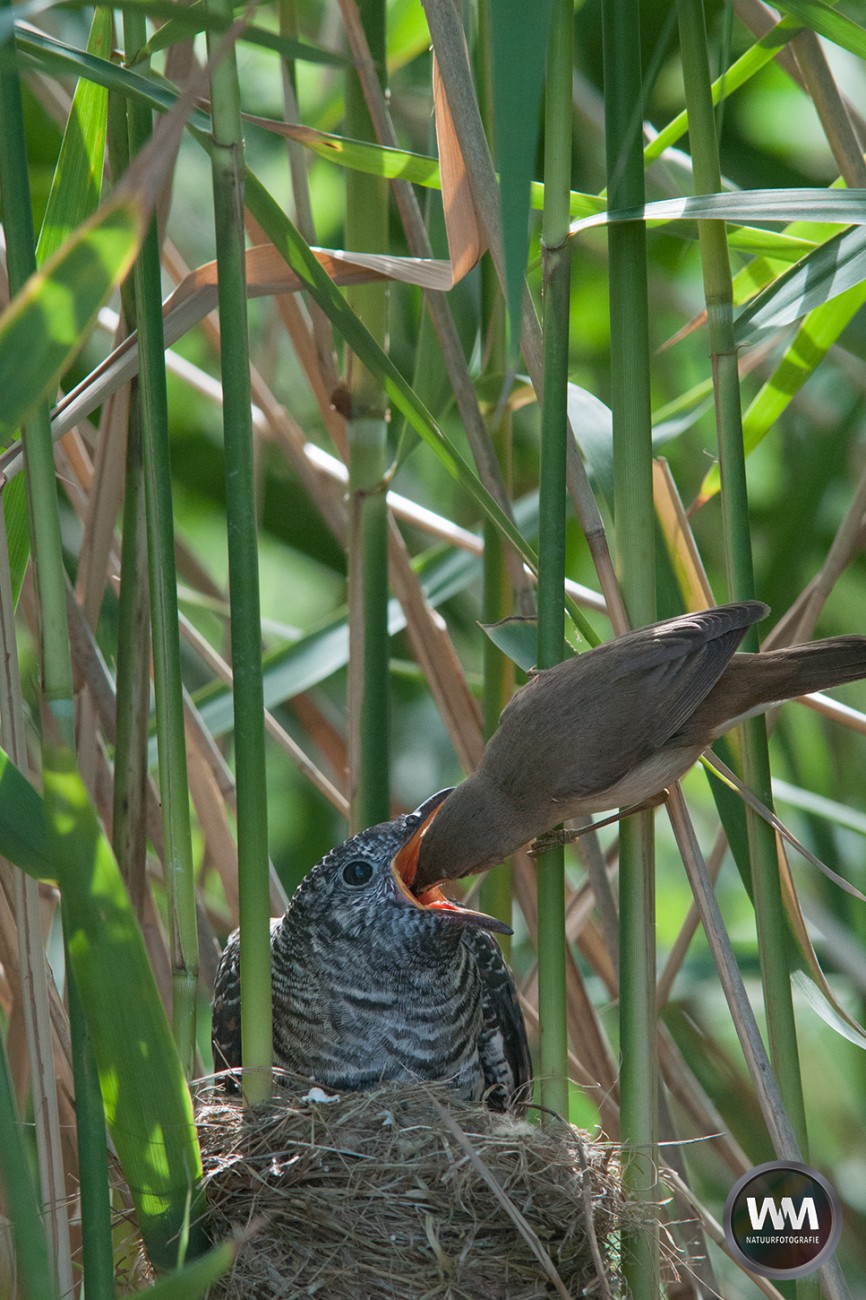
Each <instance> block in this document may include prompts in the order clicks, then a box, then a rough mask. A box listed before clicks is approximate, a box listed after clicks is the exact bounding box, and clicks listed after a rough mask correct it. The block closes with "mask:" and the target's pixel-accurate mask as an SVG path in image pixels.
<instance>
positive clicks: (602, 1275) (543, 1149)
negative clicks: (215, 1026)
mask: <svg viewBox="0 0 866 1300" xmlns="http://www.w3.org/2000/svg"><path fill="white" fill-rule="evenodd" d="M312 1095H313V1096H319V1097H321V1096H324V1095H325V1094H322V1093H321V1092H319V1091H318V1090H316V1091H315V1092H314V1093H313V1094H312ZM198 1126H199V1135H200V1140H201V1144H202V1155H203V1159H204V1168H205V1185H206V1190H207V1202H208V1212H209V1216H210V1223H209V1227H210V1232H211V1234H212V1236H213V1237H214V1239H216V1240H219V1239H221V1238H223V1237H224V1236H226V1235H228V1234H229V1233H231V1232H232V1231H233V1230H236V1229H238V1228H241V1229H243V1228H246V1227H247V1226H248V1225H250V1224H252V1223H258V1224H259V1225H260V1229H259V1231H258V1232H257V1233H256V1234H255V1235H254V1237H253V1240H252V1241H251V1242H250V1243H249V1244H248V1245H247V1246H246V1247H245V1248H244V1249H243V1250H242V1251H241V1254H240V1257H239V1259H238V1262H237V1264H236V1265H235V1268H234V1271H233V1272H232V1274H231V1275H230V1277H228V1278H227V1279H225V1280H224V1281H223V1283H222V1284H221V1286H220V1287H219V1288H218V1289H216V1288H215V1289H214V1290H213V1291H212V1293H211V1295H212V1300H278V1298H279V1300H289V1297H292V1298H295V1297H301V1296H316V1297H319V1300H343V1298H344V1297H345V1300H464V1297H465V1300H531V1298H534V1297H548V1296H556V1295H559V1296H565V1297H568V1296H574V1297H576V1296H597V1297H610V1296H613V1295H615V1294H617V1292H618V1289H619V1288H618V1269H617V1259H618V1255H617V1251H618V1235H619V1231H620V1229H621V1228H622V1227H624V1226H626V1227H630V1228H632V1229H634V1227H635V1224H636V1222H637V1215H638V1213H640V1212H639V1211H637V1210H636V1209H635V1208H634V1207H631V1206H629V1205H627V1204H626V1202H625V1199H624V1196H623V1191H622V1187H621V1183H620V1178H619V1170H618V1167H617V1164H616V1160H615V1153H614V1152H613V1151H612V1149H611V1148H610V1147H609V1146H607V1145H602V1144H600V1143H595V1142H592V1141H591V1140H589V1139H588V1138H587V1137H585V1136H583V1135H581V1134H580V1133H578V1131H577V1130H576V1129H572V1128H570V1127H567V1126H565V1125H561V1126H555V1127H553V1126H551V1127H547V1128H544V1129H542V1128H540V1127H537V1126H536V1125H532V1124H528V1123H526V1122H525V1121H524V1120H519V1119H515V1118H514V1117H512V1116H509V1115H498V1114H495V1113H493V1112H491V1111H489V1110H488V1109H487V1108H486V1107H484V1106H480V1105H470V1104H467V1103H464V1102H457V1101H455V1100H454V1098H453V1096H452V1095H451V1093H450V1091H449V1089H448V1088H447V1087H446V1086H444V1085H437V1086H432V1087H431V1086H429V1085H420V1084H418V1085H416V1084H409V1085H406V1084H399V1085H398V1084H388V1085H385V1086H383V1087H381V1088H377V1089H375V1090H373V1091H371V1092H366V1093H347V1094H344V1095H342V1096H340V1097H338V1098H335V1099H332V1100H312V1099H311V1096H310V1088H309V1084H308V1083H306V1082H304V1081H293V1082H292V1083H291V1084H290V1086H289V1088H287V1089H286V1090H285V1092H284V1094H283V1095H281V1096H280V1097H279V1100H278V1101H276V1102H274V1103H272V1104H270V1105H267V1106H258V1107H255V1108H254V1109H252V1110H244V1109H243V1108H242V1106H241V1104H240V1102H239V1101H238V1100H236V1099H234V1098H231V1097H227V1096H226V1094H225V1093H224V1092H222V1091H221V1090H220V1089H209V1090H208V1091H207V1092H205V1093H202V1094H200V1096H199V1104H198ZM643 1213H645V1211H644V1212H643ZM624 1221H625V1222H624Z"/></svg>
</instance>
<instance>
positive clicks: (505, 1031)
mask: <svg viewBox="0 0 866 1300" xmlns="http://www.w3.org/2000/svg"><path fill="white" fill-rule="evenodd" d="M463 943H464V944H465V945H466V947H467V948H469V950H470V952H471V953H472V955H473V957H474V958H475V963H476V965H477V966H478V972H479V974H480V976H481V985H482V993H481V1006H482V1012H483V1017H484V1022H483V1026H482V1029H481V1037H480V1040H479V1043H478V1054H479V1056H480V1058H481V1068H482V1070H483V1071H484V1086H485V1089H490V1090H491V1091H490V1092H488V1093H487V1102H488V1105H490V1106H492V1107H493V1108H494V1109H495V1110H504V1109H506V1108H509V1109H510V1108H511V1106H512V1105H515V1104H516V1105H517V1107H518V1109H519V1108H520V1107H521V1105H522V1104H523V1103H525V1102H526V1101H527V1100H528V1099H529V1084H530V1082H531V1080H532V1058H531V1057H530V1055H529V1043H528V1042H527V1040H526V1024H525V1022H524V1019H523V1012H522V1011H521V1010H520V1004H519V1002H518V1000H517V989H516V988H515V986H514V977H513V976H512V974H511V971H510V970H509V969H508V966H507V965H506V962H505V958H504V957H503V956H502V952H501V949H500V947H499V944H498V943H497V942H496V940H495V939H494V938H493V936H492V935H490V934H488V933H487V931H486V930H466V931H465V933H464V935H463Z"/></svg>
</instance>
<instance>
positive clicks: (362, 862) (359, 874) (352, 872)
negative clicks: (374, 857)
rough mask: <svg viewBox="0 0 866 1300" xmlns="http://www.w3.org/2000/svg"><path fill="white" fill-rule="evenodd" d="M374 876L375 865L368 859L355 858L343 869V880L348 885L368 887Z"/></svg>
mask: <svg viewBox="0 0 866 1300" xmlns="http://www.w3.org/2000/svg"><path fill="white" fill-rule="evenodd" d="M372 875H373V864H372V862H368V861H367V860H366V858H354V859H353V860H352V861H351V862H348V863H347V864H346V866H345V867H343V879H344V880H345V882H346V884H347V885H355V886H358V885H366V884H367V882H368V881H369V880H370V879H371V877H372Z"/></svg>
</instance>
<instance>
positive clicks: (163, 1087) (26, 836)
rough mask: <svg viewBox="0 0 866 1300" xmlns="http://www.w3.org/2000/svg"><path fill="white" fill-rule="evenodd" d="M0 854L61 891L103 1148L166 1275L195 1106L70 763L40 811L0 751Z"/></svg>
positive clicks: (186, 1204)
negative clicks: (105, 1129) (117, 1165)
mask: <svg viewBox="0 0 866 1300" xmlns="http://www.w3.org/2000/svg"><path fill="white" fill-rule="evenodd" d="M0 853H2V854H3V856H5V857H8V858H9V859H10V860H11V861H13V862H14V863H15V864H16V865H17V866H19V867H21V869H22V870H24V871H26V872H27V873H28V874H29V875H32V876H35V877H36V878H37V879H39V880H52V881H54V882H55V883H57V884H58V885H59V886H60V889H61V892H62V894H63V908H64V922H65V925H66V928H67V932H68V945H69V959H70V961H71V963H72V968H73V971H74V973H75V981H76V985H77V988H78V993H79V997H80V999H81V1005H82V1007H83V1009H84V1014H85V1016H86V1017H87V1022H88V1027H89V1029H90V1033H91V1038H92V1041H93V1048H94V1054H95V1057H96V1063H97V1068H98V1071H99V1081H100V1086H101V1090H102V1095H103V1100H104V1102H105V1112H106V1118H107V1120H108V1125H109V1130H110V1132H111V1137H112V1140H113V1142H114V1145H115V1148H116V1150H117V1154H118V1157H119V1158H120V1162H121V1165H122V1167H123V1172H124V1175H125V1177H126V1180H127V1183H128V1185H129V1189H130V1192H131V1194H132V1197H133V1200H134V1202H135V1207H136V1211H137V1215H138V1224H139V1228H140V1230H141V1233H142V1237H143V1239H144V1242H145V1245H146V1247H147V1251H148V1254H149V1256H150V1258H151V1260H152V1261H153V1263H154V1264H155V1265H156V1266H157V1267H159V1268H170V1267H173V1266H174V1265H175V1264H176V1262H177V1259H178V1257H179V1250H180V1248H179V1242H180V1241H182V1240H184V1239H185V1238H186V1236H187V1234H188V1233H189V1231H190V1228H191V1227H192V1229H193V1230H194V1231H195V1232H197V1231H198V1222H199V1217H200V1213H201V1203H200V1195H201V1192H200V1184H201V1172H202V1171H201V1157H200V1155H199V1150H198V1141H197V1137H196V1131H195V1124H194V1122H193V1114H192V1102H191V1100H190V1096H189V1092H188V1090H187V1087H186V1082H185V1080H184V1077H183V1071H182V1069H181V1065H180V1060H179V1058H178V1055H177V1050H176V1048H175V1045H174V1040H173V1038H172V1036H171V1030H170V1028H169V1024H168V1020H167V1019H166V1015H165V1011H164V1010H163V1006H162V1002H161V1001H160V997H159V993H158V991H157V988H156V984H155V982H154V978H153V972H152V970H151V967H150V963H149V961H148V958H147V953H146V951H145V947H144V940H143V939H142V937H141V931H140V929H139V927H138V922H137V921H136V919H135V915H134V913H133V910H132V906H131V904H130V902H129V897H128V895H127V892H126V887H125V886H124V884H123V880H122V879H121V876H120V871H119V869H118V866H117V863H116V862H115V860H114V855H113V853H112V851H111V847H110V845H109V843H108V841H107V840H106V838H105V836H104V834H103V832H102V830H101V827H100V825H99V823H98V821H97V818H96V814H95V813H94V811H93V808H92V806H91V804H90V801H89V799H88V796H87V791H86V790H85V788H84V785H83V783H82V781H81V779H80V777H79V776H78V774H77V772H76V770H75V764H74V759H73V757H72V755H71V754H69V753H68V751H60V752H59V753H58V754H57V755H56V756H55V757H54V759H53V761H52V763H51V766H50V767H49V769H48V770H46V773H45V799H44V801H43V800H42V799H41V798H40V797H39V795H38V794H37V793H36V791H35V790H34V789H33V787H32V786H31V785H30V783H29V782H28V781H27V780H26V779H25V777H24V776H23V775H22V774H21V772H19V771H18V769H17V768H16V767H15V765H14V764H13V763H12V761H11V759H9V757H8V756H7V755H6V754H4V753H3V752H2V751H0ZM199 1245H200V1243H199V1241H198V1240H197V1239H196V1241H195V1246H196V1247H198V1246H199Z"/></svg>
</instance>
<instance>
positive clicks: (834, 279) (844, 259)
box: [734, 226, 866, 347]
mask: <svg viewBox="0 0 866 1300" xmlns="http://www.w3.org/2000/svg"><path fill="white" fill-rule="evenodd" d="M864 280H866V230H864V228H863V227H862V226H854V227H853V228H852V229H850V230H843V231H841V232H840V233H839V234H838V235H834V236H833V237H832V238H831V239H828V240H827V242H826V243H825V244H822V245H821V246H820V248H816V249H815V250H814V252H812V253H809V254H808V255H807V256H806V257H804V258H803V259H802V260H801V261H799V262H797V264H796V265H795V266H793V267H791V269H790V271H786V272H785V274H784V275H781V276H780V277H779V278H778V279H777V280H775V281H774V282H773V284H771V285H770V286H769V288H767V289H766V290H765V291H764V292H763V293H760V294H758V295H757V297H756V298H753V299H752V301H751V302H750V303H749V305H748V306H747V307H745V308H744V309H743V311H741V312H740V314H739V316H738V317H737V320H736V322H735V325H734V337H735V339H736V341H737V344H738V346H740V347H748V346H749V345H750V344H752V343H755V342H756V341H757V340H758V339H759V338H761V337H762V336H763V335H764V334H766V333H769V332H772V331H773V330H778V329H782V328H783V327H784V326H785V325H790V324H792V323H793V322H794V321H795V320H799V319H800V317H802V316H805V315H806V314H807V313H808V312H810V311H811V310H812V309H813V308H814V307H818V306H820V305H821V304H822V303H825V302H829V301H830V300H831V299H833V298H836V297H838V296H839V294H841V293H844V292H845V291H846V290H847V289H851V288H854V287H855V286H856V285H858V284H861V283H862V282H863V281H864Z"/></svg>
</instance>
